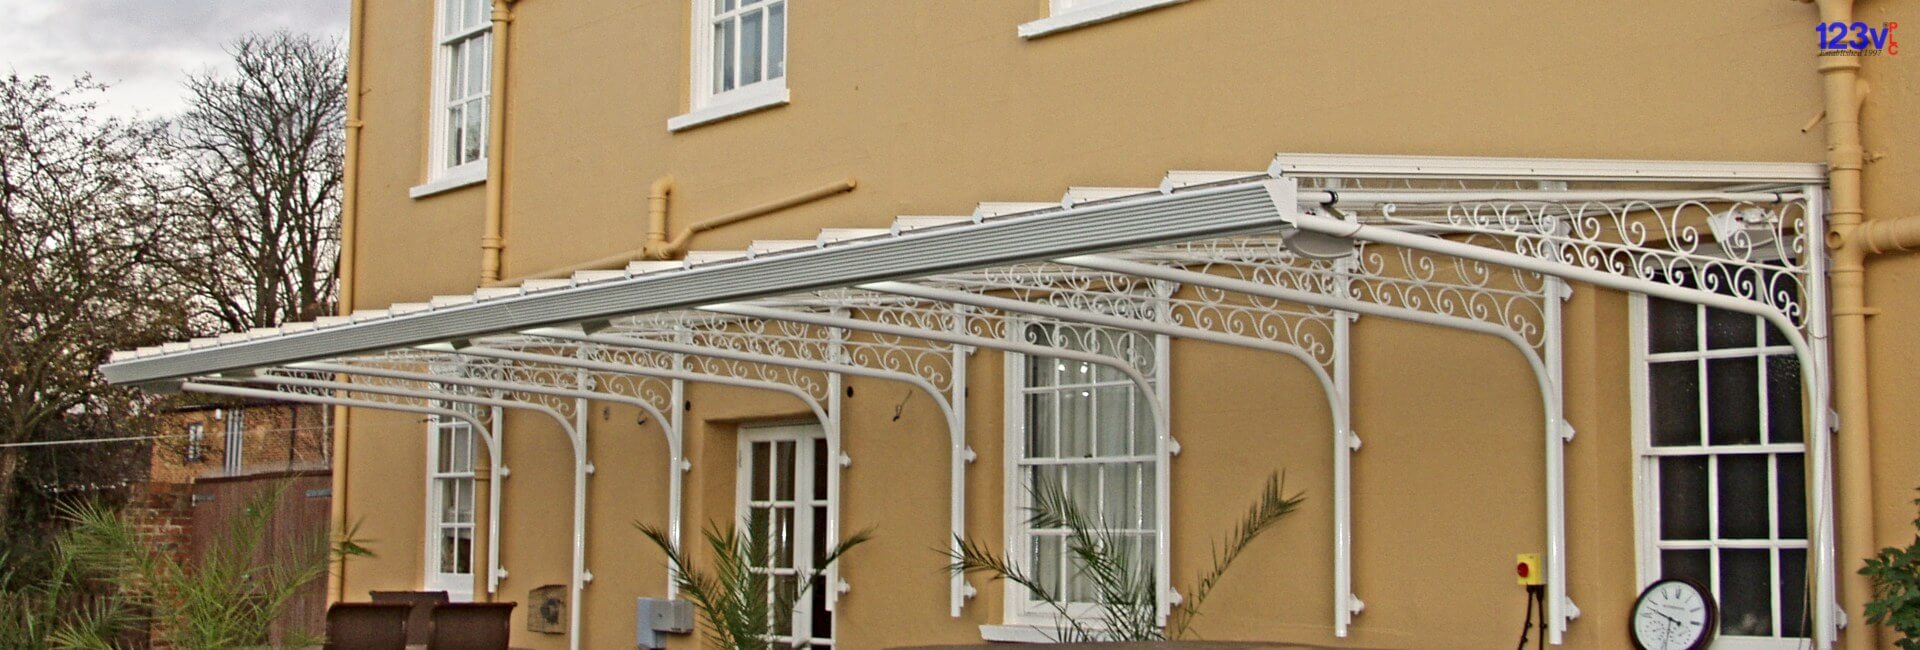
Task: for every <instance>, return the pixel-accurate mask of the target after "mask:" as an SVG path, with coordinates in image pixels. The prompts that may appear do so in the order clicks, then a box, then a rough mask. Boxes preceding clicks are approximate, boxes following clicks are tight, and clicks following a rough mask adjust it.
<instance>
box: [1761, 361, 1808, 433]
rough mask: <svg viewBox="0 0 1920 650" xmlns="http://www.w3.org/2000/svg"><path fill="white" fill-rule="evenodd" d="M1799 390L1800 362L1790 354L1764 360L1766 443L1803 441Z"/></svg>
mask: <svg viewBox="0 0 1920 650" xmlns="http://www.w3.org/2000/svg"><path fill="white" fill-rule="evenodd" d="M1800 389H1801V386H1800V360H1799V359H1795V358H1794V357H1793V356H1792V355H1780V356H1771V357H1767V437H1768V438H1769V440H1768V442H1800V441H1801V440H1802V439H1803V435H1802V434H1801V431H1802V430H1803V429H1804V423H1803V422H1802V421H1801V417H1802V415H1801V413H1802V411H1801V409H1800Z"/></svg>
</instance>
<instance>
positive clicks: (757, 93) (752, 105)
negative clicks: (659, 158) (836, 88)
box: [667, 80, 792, 132]
mask: <svg viewBox="0 0 1920 650" xmlns="http://www.w3.org/2000/svg"><path fill="white" fill-rule="evenodd" d="M783 81H784V80H783ZM762 83H767V82H762ZM791 100H792V94H791V93H789V92H787V87H786V85H785V84H784V83H782V84H779V85H771V84H769V85H768V86H767V87H766V88H764V89H761V88H753V87H747V88H741V89H738V90H734V91H731V92H728V93H727V94H725V95H720V96H718V97H714V98H713V100H712V101H711V102H709V103H708V104H707V105H706V106H702V107H700V108H697V109H694V110H691V111H688V112H687V113H686V114H685V115H676V116H673V117H671V118H668V119H667V131H669V132H677V131H683V130H686V129H691V128H693V127H696V126H700V125H702V124H709V123H713V122H718V121H720V120H724V119H727V118H730V117H735V116H739V115H746V114H748V113H752V112H755V111H763V110H766V109H769V108H773V107H775V106H785V105H786V104H787V102H789V101H791Z"/></svg>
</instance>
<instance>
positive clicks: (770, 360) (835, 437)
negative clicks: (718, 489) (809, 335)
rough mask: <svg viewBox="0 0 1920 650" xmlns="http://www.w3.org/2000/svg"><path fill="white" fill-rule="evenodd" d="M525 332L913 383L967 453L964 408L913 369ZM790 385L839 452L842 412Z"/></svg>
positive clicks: (604, 336)
mask: <svg viewBox="0 0 1920 650" xmlns="http://www.w3.org/2000/svg"><path fill="white" fill-rule="evenodd" d="M524 333H525V334H527V335H530V336H540V337H546V338H552V339H559V340H565V341H574V342H579V343H595V344H600V345H610V346H617V347H630V348H640V349H646V350H653V351H656V352H665V353H669V354H684V355H693V356H705V357H712V358H717V359H726V360H731V361H738V362H742V363H758V364H765V365H770V366H782V367H788V368H797V369H803V370H814V371H820V372H826V373H829V374H830V375H837V374H846V375H853V376H856V377H867V378H870V379H879V380H883V381H894V382H900V383H905V384H909V385H912V386H914V387H915V388H918V389H920V391H921V392H924V393H926V394H927V396H928V397H929V398H931V399H932V400H933V401H934V404H935V405H936V406H938V407H939V408H940V410H941V413H942V415H944V416H945V417H946V420H947V430H948V433H949V438H950V440H951V443H952V445H953V446H954V448H955V451H954V458H955V459H956V460H955V462H956V463H959V462H961V461H959V460H958V459H959V458H960V456H961V454H962V453H964V452H963V450H964V448H965V446H966V426H965V424H964V423H963V421H962V420H961V417H962V414H961V412H960V411H958V410H957V409H956V408H955V407H954V405H953V403H952V402H951V401H949V400H948V399H947V397H946V395H944V394H942V392H941V390H940V389H939V388H938V387H936V386H934V385H933V383H932V382H929V381H927V380H926V379H925V378H923V377H921V376H919V375H915V374H912V373H907V372H898V371H893V370H879V369H874V368H868V367H865V366H858V365H853V364H847V363H839V362H835V361H818V360H813V359H795V358H788V357H781V356H774V355H768V354H758V353H753V352H742V351H738V350H728V349H721V348H710V347H703V346H697V345H690V344H686V343H672V342H667V341H655V340H651V339H642V338H635V337H630V336H621V335H614V334H586V333H583V332H579V331H574V330H570V329H565V328H542V329H537V330H529V331H527V332H524ZM737 381H746V380H737ZM787 388H788V389H790V390H791V391H792V394H794V395H795V396H797V397H800V398H802V399H803V400H806V401H807V403H808V405H809V406H812V407H813V409H814V414H815V417H818V418H819V419H820V423H821V425H822V426H824V427H826V429H827V435H828V437H829V439H828V444H829V446H830V447H831V448H832V449H833V450H834V451H836V452H837V451H838V450H839V449H840V448H841V445H840V435H839V434H840V432H839V427H837V426H832V423H833V422H835V420H833V419H831V418H832V417H835V416H838V415H839V414H838V413H837V412H834V413H829V412H827V411H826V410H823V409H822V408H821V406H820V404H819V403H818V401H816V400H815V399H814V398H813V396H812V395H811V394H810V393H807V392H806V391H803V390H800V389H799V388H794V387H787ZM837 394H838V393H837V392H836V393H834V395H837ZM954 512H955V513H957V514H964V513H963V511H962V510H961V509H959V508H955V509H954ZM829 525H830V526H837V525H838V519H837V518H833V521H830V522H829ZM952 609H953V615H954V616H958V615H959V605H958V603H957V602H956V604H955V605H954V606H953V607H952Z"/></svg>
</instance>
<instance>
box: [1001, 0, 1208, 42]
mask: <svg viewBox="0 0 1920 650" xmlns="http://www.w3.org/2000/svg"><path fill="white" fill-rule="evenodd" d="M1186 1H1187V0H1107V1H1106V2H1102V3H1099V4H1096V5H1093V6H1090V7H1086V8H1083V9H1076V10H1073V11H1069V12H1067V13H1064V14H1060V15H1058V16H1048V17H1046V18H1041V19H1039V20H1036V21H1033V22H1030V23H1026V24H1023V25H1021V26H1020V38H1039V37H1042V36H1046V35H1048V34H1052V33H1055V32H1064V31H1067V30H1070V29H1079V28H1081V27H1086V26H1088V25H1093V24H1097V23H1104V22H1107V21H1109V20H1113V19H1115V18H1122V17H1126V16H1130V15H1133V14H1137V13H1140V12H1142V11H1146V10H1149V9H1158V8H1161V7H1165V6H1167V5H1177V4H1180V3H1182V2H1186Z"/></svg>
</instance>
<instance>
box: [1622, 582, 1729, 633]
mask: <svg viewBox="0 0 1920 650" xmlns="http://www.w3.org/2000/svg"><path fill="white" fill-rule="evenodd" d="M1715 614H1716V612H1715V607H1714V603H1713V597H1712V596H1710V595H1708V594H1707V593H1706V590H1704V589H1702V588H1700V586H1699V585H1696V584H1694V583H1692V582H1690V581H1686V580H1661V581H1659V582H1655V583H1653V585H1652V586H1649V587H1647V590H1646V591H1644V592H1641V594H1640V600H1639V601H1637V602H1635V603H1634V606H1633V621H1632V623H1631V629H1632V631H1633V640H1634V642H1635V644H1636V645H1638V646H1640V647H1641V648H1645V649H1646V650H1692V649H1694V648H1704V647H1706V645H1707V643H1706V642H1707V640H1708V639H1710V638H1712V637H1713V633H1714V629H1713V628H1714V625H1715V623H1716V621H1715V620H1714V619H1715V618H1716V616H1715Z"/></svg>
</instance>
